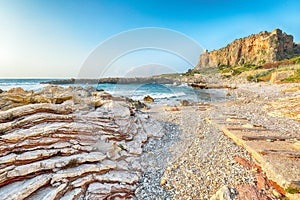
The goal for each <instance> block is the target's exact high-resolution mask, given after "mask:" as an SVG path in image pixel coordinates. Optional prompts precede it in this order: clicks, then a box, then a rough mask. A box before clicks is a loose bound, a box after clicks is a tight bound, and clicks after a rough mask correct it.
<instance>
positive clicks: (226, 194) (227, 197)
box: [210, 185, 235, 200]
mask: <svg viewBox="0 0 300 200" xmlns="http://www.w3.org/2000/svg"><path fill="white" fill-rule="evenodd" d="M234 197H235V194H232V193H231V190H230V188H229V187H228V186H226V185H225V186H223V187H221V188H220V189H219V190H218V191H217V192H216V194H214V195H213V196H212V197H211V198H210V200H233V199H235V198H234Z"/></svg>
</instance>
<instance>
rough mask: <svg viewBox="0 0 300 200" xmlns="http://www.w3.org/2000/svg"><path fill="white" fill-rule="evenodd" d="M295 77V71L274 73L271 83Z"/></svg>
mask: <svg viewBox="0 0 300 200" xmlns="http://www.w3.org/2000/svg"><path fill="white" fill-rule="evenodd" d="M293 75H295V71H294V70H289V71H281V72H280V71H279V72H273V73H272V75H271V79H270V83H278V82H280V81H281V80H282V79H285V78H288V77H290V76H293Z"/></svg>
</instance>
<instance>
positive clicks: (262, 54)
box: [195, 29, 300, 70]
mask: <svg viewBox="0 0 300 200" xmlns="http://www.w3.org/2000/svg"><path fill="white" fill-rule="evenodd" d="M299 49H300V48H299V45H297V44H295V43H294V41H293V36H292V35H287V34H286V33H283V32H282V31H281V30H280V29H275V30H273V31H272V32H266V31H263V32H260V33H259V34H254V35H251V36H249V37H245V38H241V39H236V40H234V41H233V42H232V43H230V44H228V45H227V46H226V47H224V48H221V49H219V50H214V51H211V52H204V53H203V54H201V55H200V59H199V62H198V65H197V66H196V67H195V70H199V69H201V68H205V67H216V66H219V65H228V66H229V65H230V66H236V65H242V64H245V63H251V64H257V65H259V64H263V63H265V62H274V61H278V60H283V59H286V58H290V57H291V56H293V55H295V54H299V53H300V51H299Z"/></svg>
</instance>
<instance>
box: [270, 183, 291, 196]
mask: <svg viewBox="0 0 300 200" xmlns="http://www.w3.org/2000/svg"><path fill="white" fill-rule="evenodd" d="M267 184H268V185H269V186H270V187H272V188H274V189H275V190H276V191H278V192H279V193H280V194H282V195H284V196H285V194H286V192H285V190H284V189H283V188H282V187H280V186H279V185H278V184H277V183H275V182H274V181H272V180H269V179H267Z"/></svg>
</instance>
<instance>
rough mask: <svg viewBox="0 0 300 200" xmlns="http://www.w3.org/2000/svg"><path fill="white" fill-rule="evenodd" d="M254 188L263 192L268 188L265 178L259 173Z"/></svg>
mask: <svg viewBox="0 0 300 200" xmlns="http://www.w3.org/2000/svg"><path fill="white" fill-rule="evenodd" d="M256 180H257V183H256V187H257V189H258V190H264V189H267V188H268V184H267V180H266V178H265V176H264V175H263V174H261V173H258V174H256Z"/></svg>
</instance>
